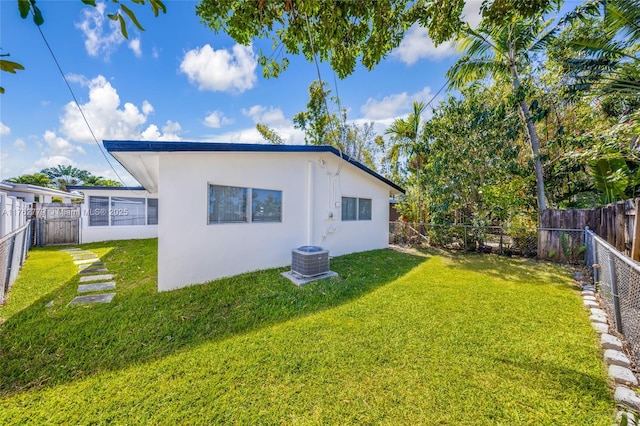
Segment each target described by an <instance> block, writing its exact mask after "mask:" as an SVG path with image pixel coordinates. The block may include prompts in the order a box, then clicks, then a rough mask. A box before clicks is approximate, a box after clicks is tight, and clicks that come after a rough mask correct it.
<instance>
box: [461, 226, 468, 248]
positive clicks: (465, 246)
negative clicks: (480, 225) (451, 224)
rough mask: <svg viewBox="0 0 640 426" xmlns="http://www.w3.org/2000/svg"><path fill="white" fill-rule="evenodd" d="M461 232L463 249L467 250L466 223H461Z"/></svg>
mask: <svg viewBox="0 0 640 426" xmlns="http://www.w3.org/2000/svg"><path fill="white" fill-rule="evenodd" d="M462 233H463V234H464V251H467V250H469V244H467V224H466V223H465V224H463V225H462Z"/></svg>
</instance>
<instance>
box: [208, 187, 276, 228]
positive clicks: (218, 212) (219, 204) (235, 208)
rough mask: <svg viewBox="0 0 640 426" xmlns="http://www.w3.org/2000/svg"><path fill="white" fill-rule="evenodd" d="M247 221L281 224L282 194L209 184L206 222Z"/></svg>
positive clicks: (265, 190)
mask: <svg viewBox="0 0 640 426" xmlns="http://www.w3.org/2000/svg"><path fill="white" fill-rule="evenodd" d="M249 200H251V202H249ZM247 222H282V191H278V190H273V189H260V188H243V187H237V186H224V185H211V184H210V185H209V209H208V223H209V224H215V223H247Z"/></svg>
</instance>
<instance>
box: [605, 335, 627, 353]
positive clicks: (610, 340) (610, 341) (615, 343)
mask: <svg viewBox="0 0 640 426" xmlns="http://www.w3.org/2000/svg"><path fill="white" fill-rule="evenodd" d="M600 345H601V346H602V348H603V349H604V350H607V349H615V350H618V351H621V350H622V342H621V341H620V339H618V338H617V337H616V336H613V335H611V334H606V333H605V334H603V335H602V336H600Z"/></svg>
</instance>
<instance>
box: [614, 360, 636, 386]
mask: <svg viewBox="0 0 640 426" xmlns="http://www.w3.org/2000/svg"><path fill="white" fill-rule="evenodd" d="M609 378H610V379H612V380H613V381H614V382H616V383H619V384H621V385H632V386H638V379H636V376H635V374H633V371H631V370H629V369H628V368H625V367H620V366H619V365H610V366H609Z"/></svg>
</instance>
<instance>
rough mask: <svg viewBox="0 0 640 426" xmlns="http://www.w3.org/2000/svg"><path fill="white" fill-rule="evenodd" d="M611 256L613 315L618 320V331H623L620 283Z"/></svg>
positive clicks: (610, 277)
mask: <svg viewBox="0 0 640 426" xmlns="http://www.w3.org/2000/svg"><path fill="white" fill-rule="evenodd" d="M608 257H609V279H610V280H611V296H612V297H611V298H612V299H613V300H612V301H613V316H614V317H615V320H616V331H617V332H618V333H622V314H621V313H620V297H619V296H618V283H617V281H616V263H615V261H614V260H613V256H611V253H608Z"/></svg>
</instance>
